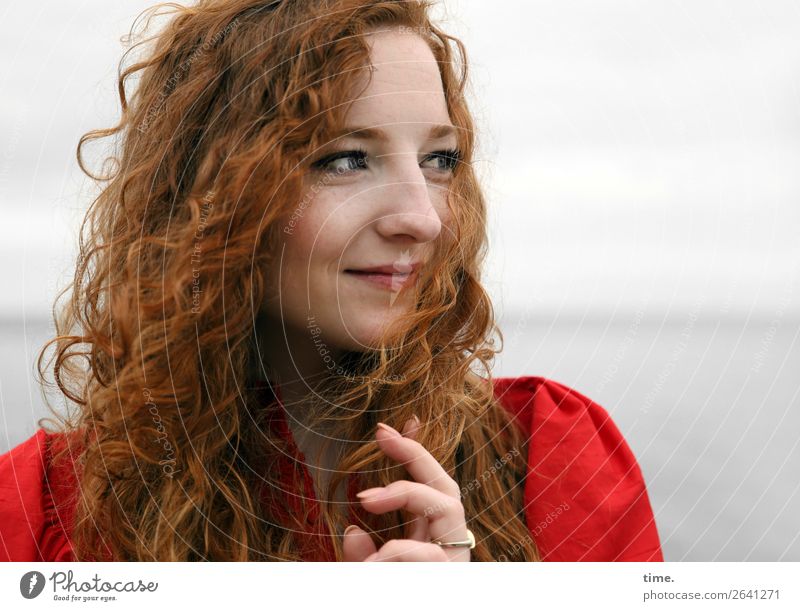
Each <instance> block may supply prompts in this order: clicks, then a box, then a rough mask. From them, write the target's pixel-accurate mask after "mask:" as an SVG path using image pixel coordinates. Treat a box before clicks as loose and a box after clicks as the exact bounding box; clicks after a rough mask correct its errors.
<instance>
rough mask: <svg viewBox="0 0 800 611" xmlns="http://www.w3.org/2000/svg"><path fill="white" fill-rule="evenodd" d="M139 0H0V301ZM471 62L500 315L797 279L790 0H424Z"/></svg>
mask: <svg viewBox="0 0 800 611" xmlns="http://www.w3.org/2000/svg"><path fill="white" fill-rule="evenodd" d="M149 5H150V3H149V2H141V1H133V0H115V2H113V3H112V2H107V1H102V0H86V1H80V0H74V1H69V2H59V3H48V4H47V5H43V4H35V3H23V2H15V3H4V4H3V6H2V8H0V16H1V17H2V20H3V23H4V24H5V28H4V29H5V32H6V35H5V36H3V37H2V38H0V206H2V216H1V217H0V219H2V220H0V279H1V280H2V287H3V290H2V291H0V316H6V317H19V316H22V315H25V316H30V317H37V316H43V315H47V314H48V312H49V309H50V306H51V302H52V298H53V296H54V294H55V291H56V288H57V287H59V286H60V285H61V284H63V282H64V279H65V278H66V275H65V274H67V273H68V272H69V271H71V270H70V268H71V266H72V264H73V258H74V251H75V243H76V232H77V224H78V221H79V220H80V219H81V218H82V215H83V212H84V211H85V209H86V206H87V205H88V203H89V201H90V193H91V192H90V191H89V188H90V186H89V185H88V184H87V183H86V182H85V181H84V179H83V177H82V175H81V174H80V172H79V171H78V168H77V165H76V162H75V155H74V152H75V147H76V145H77V141H78V138H79V137H80V135H81V134H82V133H83V132H85V131H87V130H89V129H92V128H97V127H106V126H109V125H111V124H113V123H114V121H115V119H116V118H117V116H118V108H117V99H116V94H115V91H114V86H115V77H116V68H117V63H118V61H119V58H120V56H121V54H122V52H123V51H124V47H123V46H122V44H121V43H120V40H119V39H120V37H121V36H122V35H124V34H125V33H126V32H127V31H128V29H129V27H130V25H131V23H132V21H133V18H134V17H135V16H136V15H137V14H138V13H139V12H140V11H141V10H142V9H144V8H145V7H147V6H149ZM442 9H443V15H444V16H443V19H444V24H445V27H446V28H447V29H449V30H450V31H452V32H453V33H455V34H457V35H459V36H461V37H462V38H463V39H464V41H465V43H466V45H467V49H468V51H469V53H470V60H471V62H472V68H473V69H472V77H473V78H472V100H473V110H474V111H475V114H476V116H477V119H478V124H479V128H480V136H479V138H480V142H481V151H480V158H481V159H482V162H481V165H480V170H481V173H482V175H483V176H484V181H485V185H486V192H487V195H488V199H489V203H490V207H491V211H490V216H491V226H490V229H491V237H492V241H491V250H490V252H491V256H490V260H489V264H488V267H487V279H486V283H487V286H488V287H489V288H490V290H491V292H492V294H493V295H494V296H495V299H496V302H497V304H498V307H499V310H500V312H501V313H502V312H504V311H512V310H513V311H521V310H525V309H526V308H527V309H528V310H529V311H535V312H541V313H543V315H548V313H553V312H566V311H571V312H577V313H578V314H580V315H583V314H584V313H591V312H593V311H605V310H607V309H609V308H610V309H612V310H613V309H616V308H619V309H620V310H627V311H630V310H633V309H636V308H637V307H639V306H640V305H641V304H642V303H644V302H645V301H647V302H649V303H650V304H651V306H652V305H654V306H655V307H656V309H657V310H663V311H665V312H672V311H674V310H679V311H680V310H686V309H689V308H691V307H693V305H694V304H697V303H698V302H702V303H704V304H705V306H704V307H706V308H708V309H707V311H708V312H718V311H721V310H725V311H728V310H733V311H737V312H741V313H742V314H744V315H747V314H748V313H750V312H756V313H761V314H764V315H769V314H770V313H771V312H774V311H775V310H776V309H778V308H783V309H787V308H788V310H790V311H793V312H795V313H797V312H798V303H799V302H800V300H798V295H800V282H799V281H798V280H800V241H799V240H798V235H800V172H799V171H798V168H799V167H800V95H799V92H800V78H799V75H800V36H798V32H800V4H798V3H797V2H789V1H781V0H770V2H757V1H750V0H738V1H727V0H726V1H723V0H720V1H711V0H693V1H691V2H689V1H687V2H675V1H671V2H670V1H665V2H633V1H629V2H623V1H616V0H614V1H600V2H598V1H593V2H590V1H584V2H574V1H564V0H559V1H552V2H542V1H525V2H523V1H516V0H503V1H502V2H491V3H489V2H482V1H478V0H444V3H443V5H442Z"/></svg>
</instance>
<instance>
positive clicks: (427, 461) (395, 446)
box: [375, 422, 461, 499]
mask: <svg viewBox="0 0 800 611" xmlns="http://www.w3.org/2000/svg"><path fill="white" fill-rule="evenodd" d="M375 437H376V439H377V440H378V446H379V447H380V448H381V450H383V452H384V453H385V454H386V455H387V456H389V457H390V458H393V459H394V460H396V461H398V462H400V463H402V464H403V466H404V467H405V468H406V471H408V474H409V475H410V476H411V477H413V478H414V479H415V480H416V481H417V482H419V483H421V484H426V485H428V486H430V487H432V488H435V489H436V490H438V491H440V492H443V493H444V494H447V495H448V496H451V497H453V498H455V499H460V498H461V488H460V487H459V485H458V484H457V483H456V482H455V480H454V479H453V478H452V477H450V475H448V473H447V471H445V470H444V467H442V465H440V464H439V461H437V460H436V459H435V458H434V457H433V456H432V455H431V454H430V452H428V450H426V449H425V447H424V446H423V445H422V444H421V443H419V442H418V441H415V440H414V439H408V438H406V437H403V436H402V435H400V433H398V432H397V431H396V430H395V429H393V428H392V427H390V426H389V425H388V424H384V423H383V422H380V423H378V430H377V431H376V433H375Z"/></svg>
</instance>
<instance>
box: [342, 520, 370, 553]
mask: <svg viewBox="0 0 800 611" xmlns="http://www.w3.org/2000/svg"><path fill="white" fill-rule="evenodd" d="M376 551H377V548H376V547H375V543H374V542H373V541H372V537H370V536H369V533H368V532H366V531H364V530H361V529H360V528H359V527H358V526H355V525H350V526H348V527H347V528H346V529H345V531H344V538H343V540H342V560H343V561H344V562H363V561H364V559H365V558H366V557H367V556H369V555H370V554H374V553H375V552H376Z"/></svg>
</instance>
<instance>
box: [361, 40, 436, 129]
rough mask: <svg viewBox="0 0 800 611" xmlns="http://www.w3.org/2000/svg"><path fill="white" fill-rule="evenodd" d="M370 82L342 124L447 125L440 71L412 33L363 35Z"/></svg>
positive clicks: (421, 43) (427, 50) (362, 83)
mask: <svg viewBox="0 0 800 611" xmlns="http://www.w3.org/2000/svg"><path fill="white" fill-rule="evenodd" d="M367 40H368V42H369V45H370V63H371V67H372V78H371V80H370V81H369V84H368V85H367V87H366V89H364V90H363V92H362V91H361V89H362V88H363V87H364V82H363V81H362V82H361V83H360V87H359V88H358V92H359V95H358V97H356V98H355V99H354V101H353V104H352V105H351V107H350V109H349V112H348V115H347V122H348V123H350V124H359V125H387V124H392V123H405V122H420V123H432V122H433V123H449V122H450V121H449V117H448V112H447V103H446V100H445V95H444V89H443V87H442V78H441V75H440V73H439V67H438V64H437V62H436V59H435V58H434V56H433V52H432V51H431V49H430V47H429V46H428V44H427V43H426V42H425V41H424V40H423V39H422V38H420V37H419V36H417V35H415V34H413V33H407V32H402V31H396V30H392V31H378V32H374V33H370V34H368V35H367Z"/></svg>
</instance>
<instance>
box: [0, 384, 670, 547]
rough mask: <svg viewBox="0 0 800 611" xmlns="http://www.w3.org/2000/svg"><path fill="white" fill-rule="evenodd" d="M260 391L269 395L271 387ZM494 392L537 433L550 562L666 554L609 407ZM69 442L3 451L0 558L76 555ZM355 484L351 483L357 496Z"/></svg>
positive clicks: (287, 467)
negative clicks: (63, 447) (57, 462)
mask: <svg viewBox="0 0 800 611" xmlns="http://www.w3.org/2000/svg"><path fill="white" fill-rule="evenodd" d="M259 389H260V390H261V391H263V392H264V399H265V401H267V402H268V399H269V398H270V397H271V396H272V393H271V392H270V391H269V388H268V387H267V386H259ZM494 392H495V396H496V397H497V398H498V399H499V401H500V403H501V404H502V405H503V406H504V407H505V409H507V410H508V411H509V412H510V413H511V414H513V415H514V416H515V420H516V422H517V423H518V424H519V425H520V426H521V427H522V429H523V430H524V432H525V434H526V435H527V436H529V437H530V443H529V445H528V447H529V452H528V474H527V477H526V480H525V489H524V499H525V508H524V511H525V518H526V524H527V525H528V528H529V530H530V532H531V536H532V537H533V539H534V541H535V542H536V545H537V547H538V549H539V551H540V553H541V554H542V558H543V560H546V561H593V562H598V561H637V562H638V561H658V562H660V561H663V556H662V553H661V545H660V542H659V537H658V530H657V528H656V523H655V519H654V517H653V512H652V509H651V507H650V501H649V498H648V496H647V489H646V486H645V482H644V479H643V477H642V473H641V471H640V469H639V465H638V464H637V462H636V458H635V457H634V455H633V453H632V452H631V449H630V448H629V447H628V444H627V443H626V442H625V439H624V438H623V437H622V435H621V434H620V432H619V430H618V429H617V427H616V426H615V425H614V423H613V421H612V420H611V418H610V417H609V415H608V413H607V412H606V411H605V410H604V409H603V408H602V407H601V406H599V405H598V404H596V403H594V402H593V401H592V400H591V399H588V398H587V397H585V396H584V395H582V394H580V393H578V392H576V391H575V390H572V389H570V388H568V387H566V386H564V385H562V384H559V383H558V382H555V381H553V380H548V379H545V378H542V377H538V376H525V377H520V378H495V380H494ZM273 403H274V402H273ZM274 404H275V405H277V407H276V408H275V409H273V412H272V413H271V414H269V419H268V421H269V423H270V427H271V428H272V430H273V431H274V432H275V433H276V434H278V435H281V436H282V437H283V438H284V439H286V440H287V442H288V444H289V447H290V448H291V449H292V454H293V456H283V457H282V459H281V461H280V464H279V465H273V468H276V467H277V468H278V469H279V472H280V473H281V474H282V476H285V477H284V479H283V481H284V482H285V490H287V493H288V494H289V497H290V498H289V501H290V504H291V502H292V499H294V498H296V499H297V500H298V502H299V496H297V495H295V494H293V493H292V492H291V491H292V490H296V489H297V488H296V486H295V484H294V482H293V481H292V478H293V477H294V474H295V473H298V472H299V473H301V474H302V480H303V481H302V482H300V486H301V487H302V492H298V494H304V495H305V496H306V497H307V498H309V499H314V486H313V483H312V480H311V476H310V475H309V473H308V470H307V469H306V468H305V467H304V466H303V465H304V461H303V460H302V459H303V457H302V453H301V452H300V451H299V450H298V449H297V446H295V445H294V442H293V440H292V439H291V431H290V429H289V427H288V424H287V421H286V419H285V414H284V411H283V408H282V406H281V405H280V404H276V403H274ZM62 443H65V438H64V436H63V435H62V434H58V433H46V432H45V431H44V430H43V429H39V430H38V431H37V432H36V434H35V435H33V436H32V437H31V438H29V439H28V440H27V441H24V442H23V443H21V444H20V445H18V446H16V447H15V448H13V449H12V450H11V451H10V452H8V453H6V454H3V455H2V456H0V560H6V561H9V560H11V561H67V560H72V559H73V557H72V549H71V547H70V543H69V538H68V534H67V533H69V532H70V531H71V527H70V526H71V523H72V516H73V510H74V504H75V500H74V492H75V490H76V484H75V482H76V475H75V471H74V469H73V468H72V467H71V466H70V467H63V466H59V467H56V466H54V465H52V464H51V463H50V458H49V457H50V456H51V455H52V452H53V451H54V450H55V446H56V445H58V444H62ZM298 461H299V463H298ZM62 464H67V463H62ZM298 464H299V465H300V468H299V469H298ZM352 483H354V480H351V484H352ZM355 491H357V490H354V489H353V486H352V485H351V486H349V490H348V493H349V494H350V495H351V496H352V494H353V492H355ZM312 507H313V506H312ZM314 517H315V516H314V515H313V514H312V516H311V518H310V519H313V518H314ZM309 526H310V527H311V530H313V529H314V528H315V527H314V525H313V524H310V525H309ZM324 553H325V554H326V555H327V554H328V553H329V550H327V551H324ZM327 557H330V556H327Z"/></svg>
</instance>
